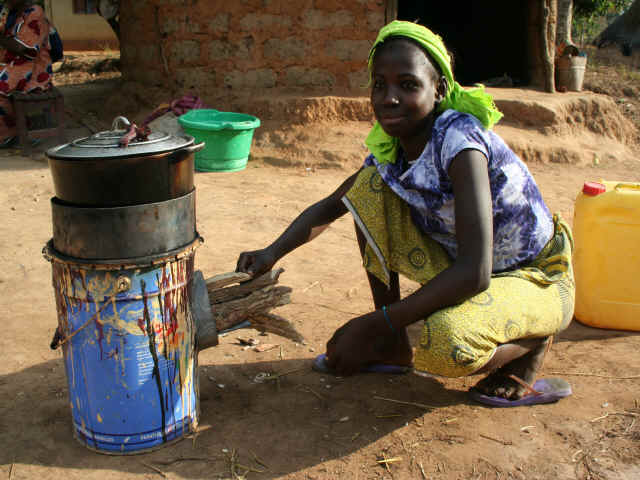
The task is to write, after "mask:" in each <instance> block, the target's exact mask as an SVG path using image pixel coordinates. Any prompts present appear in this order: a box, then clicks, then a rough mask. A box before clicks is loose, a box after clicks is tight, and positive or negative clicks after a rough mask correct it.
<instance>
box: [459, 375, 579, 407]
mask: <svg viewBox="0 0 640 480" xmlns="http://www.w3.org/2000/svg"><path fill="white" fill-rule="evenodd" d="M533 389H534V390H536V391H537V392H540V395H536V394H534V393H530V394H527V395H525V396H524V397H522V398H520V399H518V400H507V399H506V398H502V397H492V396H489V395H485V394H484V393H481V392H479V391H478V390H476V389H474V388H472V389H471V390H470V391H469V393H470V394H471V398H472V399H474V400H475V401H476V402H479V403H484V404H485V405H491V406H492V407H520V406H522V405H539V404H542V403H553V402H557V401H558V400H560V399H561V398H565V397H568V396H569V395H571V385H569V383H568V382H566V381H565V380H563V379H561V378H541V379H540V380H536V383H535V384H534V385H533Z"/></svg>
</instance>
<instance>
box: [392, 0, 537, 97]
mask: <svg viewBox="0 0 640 480" xmlns="http://www.w3.org/2000/svg"><path fill="white" fill-rule="evenodd" d="M528 4H529V2H528V1H526V0H491V1H484V2H481V1H477V0H476V1H473V0H459V1H448V2H442V1H440V2H430V1H429V2H428V1H415V0H398V20H408V21H418V23H420V24H422V25H425V26H426V27H428V28H429V29H431V30H432V31H434V32H435V33H437V34H439V35H440V36H442V38H443V39H444V41H445V44H446V45H447V48H448V49H449V50H450V51H451V52H452V53H453V56H454V59H455V70H454V74H455V78H456V80H457V81H458V82H459V83H460V84H462V85H472V84H474V83H478V82H486V81H487V80H489V79H491V78H495V77H502V76H503V75H505V74H506V75H507V76H508V77H509V78H510V79H511V80H512V82H513V84H514V85H515V86H521V85H527V84H528V83H529V81H530V78H529V74H528V64H527V54H528V52H529V48H528V38H529V32H528V29H529V22H528V8H529V6H528Z"/></svg>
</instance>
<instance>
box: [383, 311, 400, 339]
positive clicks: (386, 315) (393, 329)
mask: <svg viewBox="0 0 640 480" xmlns="http://www.w3.org/2000/svg"><path fill="white" fill-rule="evenodd" d="M382 314H383V315H384V319H385V320H386V321H387V324H388V325H389V328H390V329H391V331H392V332H393V333H398V332H397V331H396V329H395V327H394V326H393V323H391V319H390V318H389V314H388V313H387V306H386V305H383V306H382Z"/></svg>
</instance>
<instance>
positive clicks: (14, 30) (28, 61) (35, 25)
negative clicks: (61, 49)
mask: <svg viewBox="0 0 640 480" xmlns="http://www.w3.org/2000/svg"><path fill="white" fill-rule="evenodd" d="M3 20H4V24H0V33H1V34H2V35H4V36H5V37H10V38H14V39H15V40H16V41H17V42H19V43H20V44H22V45H24V46H25V47H30V48H34V49H35V50H36V51H37V54H36V56H35V57H33V58H31V57H23V56H20V55H16V54H14V53H12V52H10V51H8V50H1V49H0V142H1V141H3V140H6V139H7V138H11V137H13V136H15V134H16V130H15V125H16V121H15V115H14V109H13V104H12V102H11V98H10V97H11V95H12V94H13V93H15V92H25V93H26V92H31V91H34V90H38V89H40V90H47V89H49V88H51V77H52V74H53V69H52V65H51V56H50V53H49V52H50V46H49V28H50V27H49V21H48V20H47V18H46V17H45V14H44V10H43V9H42V7H40V6H38V5H34V6H30V7H27V8H26V9H25V10H24V11H23V12H22V13H18V12H14V11H11V12H6V11H5V14H4V15H1V14H0V22H2V21H3Z"/></svg>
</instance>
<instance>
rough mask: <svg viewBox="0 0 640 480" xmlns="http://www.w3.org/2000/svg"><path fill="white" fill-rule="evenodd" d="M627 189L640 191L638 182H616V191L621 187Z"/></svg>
mask: <svg viewBox="0 0 640 480" xmlns="http://www.w3.org/2000/svg"><path fill="white" fill-rule="evenodd" d="M624 188H626V189H629V190H636V191H640V183H623V182H621V183H618V184H617V185H616V186H615V189H616V192H617V191H619V190H622V189H624Z"/></svg>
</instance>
